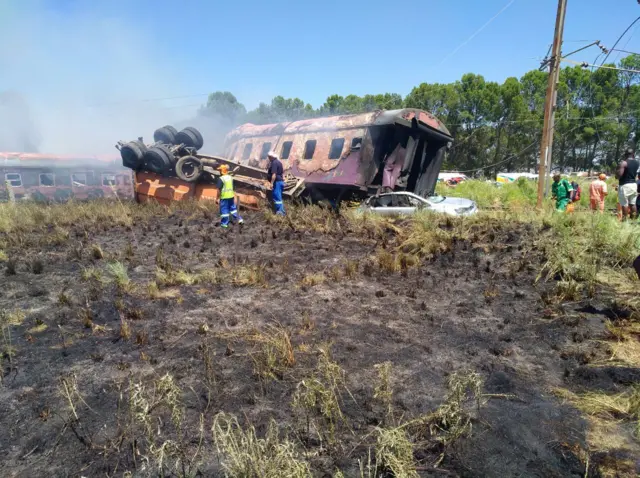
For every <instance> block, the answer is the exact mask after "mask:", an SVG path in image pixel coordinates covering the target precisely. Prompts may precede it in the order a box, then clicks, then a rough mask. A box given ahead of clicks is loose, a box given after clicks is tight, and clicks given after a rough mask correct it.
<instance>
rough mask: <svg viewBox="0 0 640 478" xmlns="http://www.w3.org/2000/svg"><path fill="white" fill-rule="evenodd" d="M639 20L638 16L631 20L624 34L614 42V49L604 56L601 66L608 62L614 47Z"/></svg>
mask: <svg viewBox="0 0 640 478" xmlns="http://www.w3.org/2000/svg"><path fill="white" fill-rule="evenodd" d="M638 20H640V17H638V18H636V19H635V20H634V21H633V22H631V25H629V26H628V27H627V29H626V30H625V31H624V32H622V35H620V36H619V37H618V39H617V40H616V42H615V43H614V44H613V47H612V49H611V50H609V52H608V53H607V56H605V57H604V60H602V63H601V64H600V66H602V65H604V64H605V63H606V62H607V59H608V58H609V55H611V52H612V51H613V48H615V47H617V46H618V43H620V40H622V38H623V37H624V36H625V35H626V34H627V32H628V31H629V30H631V27H632V26H634V25H635V24H636V23H637V22H638Z"/></svg>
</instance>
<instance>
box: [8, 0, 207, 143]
mask: <svg viewBox="0 0 640 478" xmlns="http://www.w3.org/2000/svg"><path fill="white" fill-rule="evenodd" d="M79 4H82V5H84V6H85V9H84V10H77V9H66V10H65V11H64V13H60V12H56V11H52V10H51V9H47V3H45V2H42V1H39V0H38V1H31V0H24V2H15V4H14V7H13V8H14V9H15V10H16V11H10V12H9V14H8V15H5V16H6V17H7V18H6V19H5V20H7V21H0V93H2V92H3V91H12V92H14V93H15V94H16V95H17V96H18V97H21V99H22V100H20V101H12V102H4V103H3V102H0V131H2V132H3V134H0V150H3V149H4V150H7V149H22V150H27V149H35V148H37V149H39V150H40V151H41V152H50V153H56V154H117V151H116V150H115V148H114V144H115V142H116V141H117V140H119V139H122V140H131V139H135V138H137V137H138V136H141V135H142V136H144V137H145V140H151V137H152V135H153V131H154V130H155V129H156V128H158V127H160V126H163V125H165V124H173V123H180V124H186V123H188V122H189V121H188V119H189V118H193V117H194V116H195V112H196V110H197V104H202V103H205V102H206V97H204V96H203V97H192V98H174V99H164V100H161V101H155V100H157V99H159V98H170V97H172V98H173V97H176V96H182V95H184V96H187V95H190V94H193V93H194V92H193V91H188V90H187V88H188V87H187V86H186V84H185V82H184V81H183V78H185V77H184V76H183V75H187V74H192V73H189V72H188V71H187V70H186V69H180V68H179V67H178V66H179V64H180V63H179V58H167V57H166V56H164V55H163V52H162V51H158V49H157V48H155V47H154V37H153V35H150V34H149V33H146V32H145V30H144V25H145V24H144V22H134V21H130V20H125V19H123V18H113V17H105V16H104V15H103V14H101V13H99V12H97V11H95V10H92V8H93V7H92V5H94V6H95V5H97V4H98V2H96V3H95V4H93V3H92V2H78V3H76V4H75V5H79ZM16 5H19V6H17V7H16ZM48 5H51V3H48ZM3 8H4V7H3ZM0 15H2V13H0ZM162 33H163V34H165V33H166V34H171V30H170V29H168V28H167V29H166V30H164V29H162ZM213 87H214V85H212V88H213ZM196 93H206V92H196ZM147 100H154V101H147ZM25 103H26V104H25ZM205 140H206V138H205Z"/></svg>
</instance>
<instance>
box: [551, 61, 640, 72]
mask: <svg viewBox="0 0 640 478" xmlns="http://www.w3.org/2000/svg"><path fill="white" fill-rule="evenodd" d="M560 61H564V62H565V63H573V64H574V65H580V66H582V67H583V68H587V67H589V66H590V67H592V68H604V69H605V70H616V71H626V72H629V73H640V70H633V69H629V68H617V67H615V66H604V65H593V64H591V63H587V62H584V61H583V62H580V61H574V60H567V59H566V58H561V59H560Z"/></svg>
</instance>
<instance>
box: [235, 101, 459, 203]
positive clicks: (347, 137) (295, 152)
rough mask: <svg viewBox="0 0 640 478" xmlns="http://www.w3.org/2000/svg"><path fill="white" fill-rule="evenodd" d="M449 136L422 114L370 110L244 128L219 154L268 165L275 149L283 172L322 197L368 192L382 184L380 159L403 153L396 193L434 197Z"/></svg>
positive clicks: (382, 163)
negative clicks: (399, 150)
mask: <svg viewBox="0 0 640 478" xmlns="http://www.w3.org/2000/svg"><path fill="white" fill-rule="evenodd" d="M452 141H453V138H452V137H451V134H450V133H449V131H448V130H447V128H446V127H445V126H444V124H443V123H442V122H441V121H439V120H438V119H437V118H436V117H435V116H433V115H431V114H430V113H428V112H426V111H422V110H416V109H402V110H393V111H374V112H370V113H363V114H357V115H343V116H333V117H328V118H314V119H307V120H301V121H294V122H290V123H278V124H269V125H253V124H245V125H241V126H239V127H237V128H236V129H234V130H232V131H231V132H230V133H229V134H228V135H227V137H226V139H225V151H224V155H225V156H226V157H227V158H228V159H230V160H232V161H234V162H237V163H240V164H243V165H247V166H254V167H260V168H266V167H267V162H268V160H267V154H268V153H269V151H270V150H274V151H276V152H277V153H278V154H279V155H280V158H281V160H282V163H283V165H284V168H285V170H286V171H287V172H289V173H291V174H292V175H294V176H296V177H301V178H304V180H305V186H306V188H307V190H310V191H316V192H320V193H322V195H327V196H333V197H335V196H338V197H339V196H341V195H342V194H343V193H344V192H347V191H355V192H357V193H360V195H365V194H367V193H371V192H372V191H374V190H375V189H377V187H378V186H379V185H380V184H381V182H382V170H383V168H384V160H385V157H386V156H387V155H388V154H390V153H391V152H392V151H393V150H394V148H395V147H396V146H397V145H398V144H400V145H401V146H402V147H403V148H405V149H406V154H405V159H404V164H403V165H402V170H401V173H400V177H399V180H398V182H397V183H396V189H404V190H407V191H412V192H414V193H416V194H420V195H422V196H427V195H430V194H432V193H433V190H434V188H435V185H436V182H437V179H438V172H439V171H440V167H441V165H442V162H443V160H444V156H445V154H446V151H447V149H448V148H449V147H450V145H451V142H452Z"/></svg>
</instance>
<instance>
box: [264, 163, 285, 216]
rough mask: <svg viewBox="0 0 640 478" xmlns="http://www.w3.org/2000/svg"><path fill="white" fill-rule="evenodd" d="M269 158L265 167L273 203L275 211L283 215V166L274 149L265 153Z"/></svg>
mask: <svg viewBox="0 0 640 478" xmlns="http://www.w3.org/2000/svg"><path fill="white" fill-rule="evenodd" d="M267 156H268V158H269V168H268V169H267V175H268V176H269V182H270V183H271V190H272V192H273V205H274V209H275V213H276V214H278V215H280V216H284V215H285V213H284V203H283V202H282V191H283V190H284V168H283V167H282V162H281V161H280V158H278V155H277V154H276V153H275V152H274V151H269V154H268V155H267Z"/></svg>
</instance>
